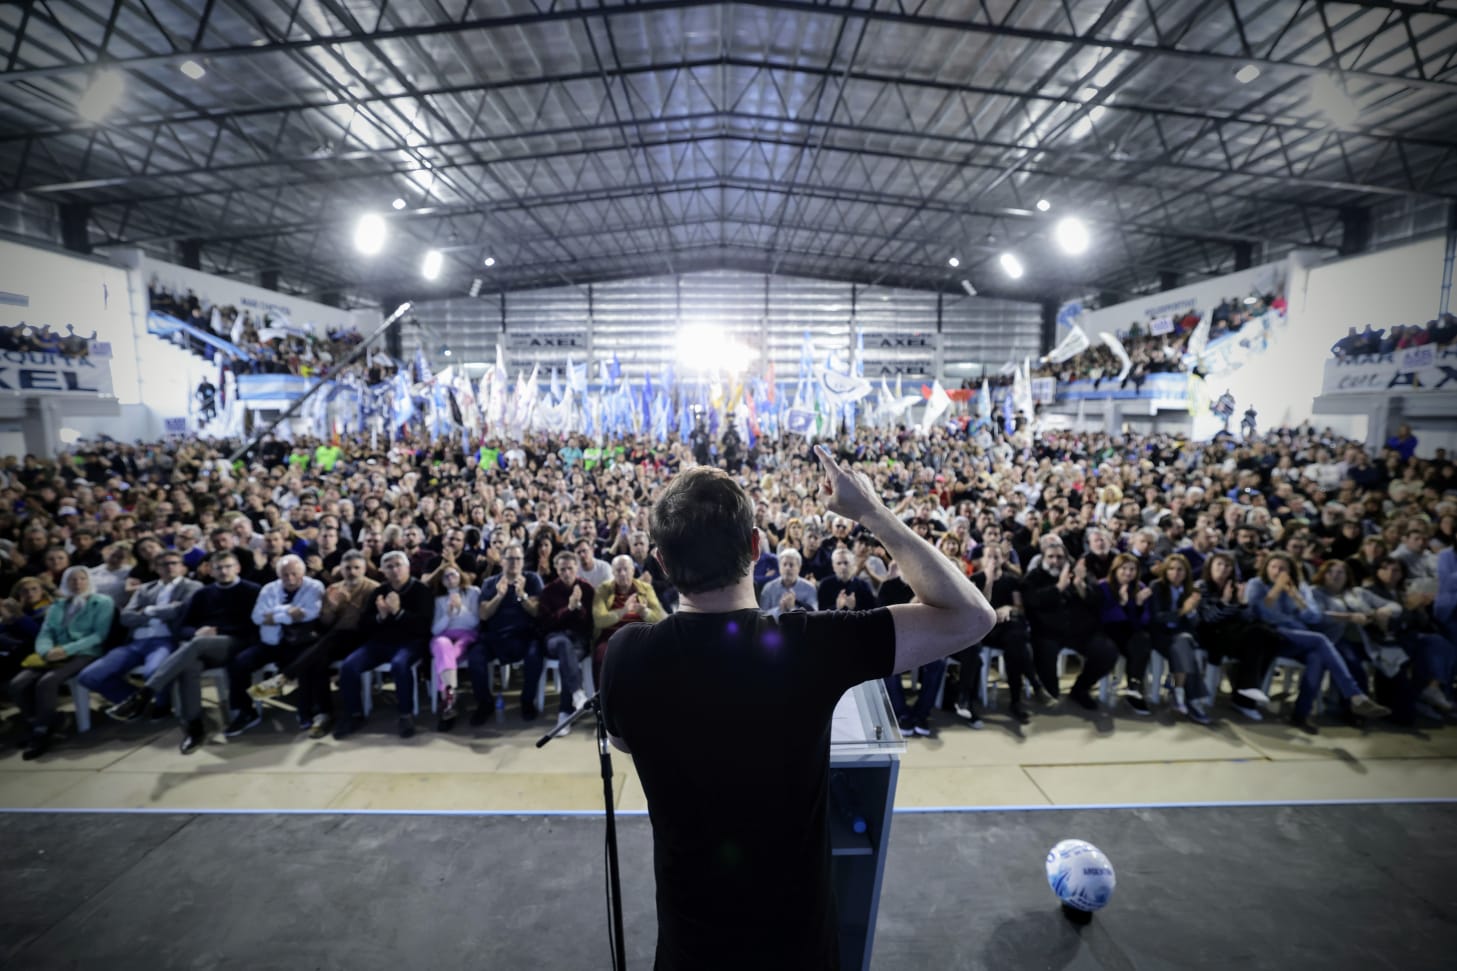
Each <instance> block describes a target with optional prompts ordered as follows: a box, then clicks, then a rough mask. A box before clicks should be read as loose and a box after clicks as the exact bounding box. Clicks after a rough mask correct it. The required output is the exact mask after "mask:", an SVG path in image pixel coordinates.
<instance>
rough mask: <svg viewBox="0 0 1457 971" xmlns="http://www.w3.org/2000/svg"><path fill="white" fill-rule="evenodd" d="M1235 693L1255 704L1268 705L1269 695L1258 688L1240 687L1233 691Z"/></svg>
mask: <svg viewBox="0 0 1457 971" xmlns="http://www.w3.org/2000/svg"><path fill="white" fill-rule="evenodd" d="M1235 695H1236V696H1237V697H1240V698H1248V699H1249V700H1251V701H1253V702H1254V703H1255V704H1257V705H1268V704H1269V703H1270V696H1269V695H1267V694H1265V693H1264V692H1263V691H1261V690H1260V689H1259V688H1241V689H1240V690H1238V691H1236V692H1235Z"/></svg>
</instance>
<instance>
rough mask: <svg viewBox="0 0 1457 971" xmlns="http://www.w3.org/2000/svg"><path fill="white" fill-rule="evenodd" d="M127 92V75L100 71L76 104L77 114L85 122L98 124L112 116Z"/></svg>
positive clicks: (118, 72)
mask: <svg viewBox="0 0 1457 971" xmlns="http://www.w3.org/2000/svg"><path fill="white" fill-rule="evenodd" d="M124 91H126V75H125V74H122V73H121V72H120V71H98V72H97V73H96V75H95V76H94V77H93V78H92V79H91V85H90V87H88V88H87V89H86V92H85V93H84V94H82V95H81V100H80V101H78V102H76V114H78V115H80V116H81V117H82V118H83V119H84V120H86V121H91V122H97V121H100V120H101V119H103V118H105V117H106V116H107V115H109V114H111V109H113V108H115V107H116V104H117V102H118V101H120V100H121V96H122V93H123V92H124Z"/></svg>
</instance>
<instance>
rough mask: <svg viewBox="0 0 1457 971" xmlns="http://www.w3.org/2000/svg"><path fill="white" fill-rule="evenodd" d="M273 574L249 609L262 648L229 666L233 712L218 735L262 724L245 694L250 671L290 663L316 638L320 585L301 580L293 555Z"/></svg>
mask: <svg viewBox="0 0 1457 971" xmlns="http://www.w3.org/2000/svg"><path fill="white" fill-rule="evenodd" d="M274 570H275V571H276V572H277V574H278V579H277V580H274V581H273V582H272V583H268V584H266V585H264V587H263V589H262V590H260V591H259V592H258V599H257V601H255V602H254V604H253V623H254V624H256V625H257V626H258V639H259V641H260V642H261V643H258V644H255V645H253V646H252V647H250V648H247V649H246V650H243V651H239V652H238V653H237V654H235V655H233V658H232V660H230V661H229V662H228V695H229V701H228V704H229V706H230V707H231V708H232V709H233V710H234V711H236V712H237V713H238V714H237V715H236V716H234V718H233V720H232V721H231V722H230V723H229V724H228V727H227V728H226V729H225V730H224V732H223V734H224V735H227V736H228V737H229V738H231V737H233V736H234V735H241V734H243V733H244V732H246V731H247V730H248V729H250V728H252V727H253V726H254V725H257V724H258V723H259V722H261V721H262V720H263V716H262V715H260V714H259V712H258V709H257V708H256V707H254V705H253V699H252V698H251V697H249V695H248V688H249V686H250V685H252V683H253V672H254V671H256V670H258V669H259V668H261V667H263V666H264V665H266V664H277V665H279V666H282V665H285V664H287V663H289V662H290V661H292V660H293V659H294V657H295V656H296V655H297V654H299V653H300V652H301V651H303V650H304V648H306V647H308V646H309V645H310V644H312V643H313V641H314V638H315V636H316V634H317V631H316V622H317V621H318V619H319V611H320V610H321V609H322V608H323V606H324V585H323V584H322V583H320V582H319V581H318V580H315V579H314V578H313V577H309V576H306V575H305V573H304V561H303V560H302V559H300V558H299V557H297V556H295V555H294V554H292V553H289V554H288V555H286V556H281V557H279V558H278V562H277V563H276V564H275V565H274ZM300 727H303V728H307V727H308V726H307V725H302V726H300Z"/></svg>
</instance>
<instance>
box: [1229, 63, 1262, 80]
mask: <svg viewBox="0 0 1457 971" xmlns="http://www.w3.org/2000/svg"><path fill="white" fill-rule="evenodd" d="M1259 76H1260V69H1259V68H1258V67H1255V65H1253V64H1246V65H1245V66H1244V67H1242V68H1240V69H1239V70H1238V71H1235V72H1234V79H1235V80H1236V81H1238V82H1239V83H1240V84H1249V83H1250V82H1251V81H1253V80H1255V78H1257V77H1259Z"/></svg>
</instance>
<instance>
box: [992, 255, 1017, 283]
mask: <svg viewBox="0 0 1457 971" xmlns="http://www.w3.org/2000/svg"><path fill="white" fill-rule="evenodd" d="M997 262H999V263H1001V264H1002V272H1003V273H1005V274H1007V276H1009V277H1011V278H1012V279H1013V280H1020V279H1022V261H1021V260H1019V259H1017V254H1016V253H1003V254H1002V255H1001V256H1000V257H998V259H997Z"/></svg>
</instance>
